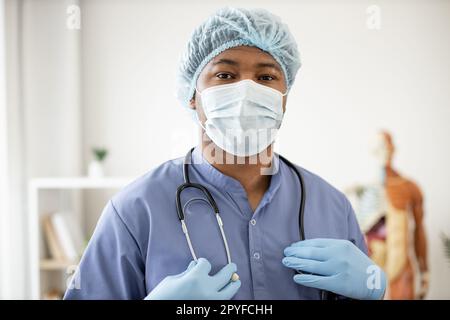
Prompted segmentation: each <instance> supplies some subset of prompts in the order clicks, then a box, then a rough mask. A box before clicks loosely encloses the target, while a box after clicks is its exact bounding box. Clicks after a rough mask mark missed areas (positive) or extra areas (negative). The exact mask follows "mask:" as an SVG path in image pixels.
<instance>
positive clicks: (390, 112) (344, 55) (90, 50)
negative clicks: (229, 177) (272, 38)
mask: <svg viewBox="0 0 450 320" xmlns="http://www.w3.org/2000/svg"><path fill="white" fill-rule="evenodd" d="M224 3H229V4H231V5H238V6H245V7H253V6H259V7H265V8H267V9H268V10H270V11H272V12H274V13H276V14H278V15H280V16H281V17H282V19H283V20H284V21H285V22H286V23H288V24H289V26H290V28H291V30H292V32H293V33H294V35H295V37H296V38H297V41H298V43H299V46H300V51H301V55H302V60H303V67H302V69H301V70H300V73H299V75H298V78H297V82H296V85H295V87H294V88H293V90H292V92H291V95H290V97H289V102H288V113H287V115H286V121H285V123H284V124H283V127H282V131H281V133H280V139H279V143H278V144H279V150H280V151H281V152H282V153H284V154H285V155H286V156H288V157H289V158H290V159H291V160H293V161H295V162H297V163H298V164H300V165H302V166H304V167H306V168H308V169H310V170H312V171H314V172H316V173H318V174H320V175H322V176H323V177H324V178H326V179H327V180H329V181H330V182H332V183H334V184H335V185H336V186H337V187H339V188H345V187H346V186H348V185H350V184H352V183H354V182H364V181H368V180H369V179H371V178H372V177H373V175H372V168H373V165H374V164H373V160H372V159H371V158H370V155H369V151H368V146H367V143H368V142H369V141H370V139H371V137H372V136H373V134H374V133H375V132H376V131H377V130H378V129H380V128H386V129H388V130H390V131H391V132H392V133H393V135H394V139H395V143H396V145H397V147H398V150H397V153H396V158H395V165H396V167H398V169H399V170H400V171H401V172H403V173H404V174H405V175H407V176H409V177H411V178H413V179H414V180H415V181H417V182H418V183H419V185H420V186H421V187H422V188H423V191H424V194H425V209H426V227H427V232H428V236H429V246H428V247H429V250H430V258H429V260H430V265H431V290H430V294H429V297H430V298H450V286H449V284H450V266H449V264H448V263H447V262H446V261H445V258H444V255H443V248H442V245H441V241H440V239H439V234H440V232H444V231H445V232H446V233H447V234H450V218H449V214H450V212H449V211H450V198H449V197H448V196H446V193H447V191H448V190H449V188H450V182H449V181H450V180H449V178H450V169H449V167H448V163H450V152H449V150H448V145H449V142H448V138H449V137H450V126H449V125H448V121H449V119H450V106H449V103H450V79H449V73H448V71H449V70H450V59H449V58H450V44H449V42H448V40H447V39H448V38H449V34H450V4H449V3H448V2H444V1H437V0H436V1H396V2H395V3H392V2H391V1H346V2H344V4H342V2H340V4H339V5H337V4H336V5H335V4H333V2H331V1H303V2H302V1H276V2H269V1H220V2H218V1H206V0H205V1H189V2H182V1H173V2H172V1H171V2H169V1H167V2H158V3H156V2H150V1H143V0H141V1H132V2H130V1H124V0H121V1H119V0H116V1H102V0H89V1H82V56H83V62H82V66H83V69H82V74H83V78H82V84H83V87H82V88H83V90H82V91H83V111H84V117H83V132H84V140H83V143H84V160H85V161H84V162H85V163H87V161H88V160H89V159H90V151H89V148H90V147H91V146H92V145H104V146H107V147H108V148H109V149H110V151H111V154H110V157H109V159H108V160H107V163H106V166H107V171H108V172H109V173H110V174H112V175H137V174H142V173H144V172H145V171H147V170H149V169H151V168H152V167H154V166H156V165H157V164H159V163H161V162H163V161H165V160H167V159H168V158H170V157H175V156H180V155H182V154H183V153H184V152H185V150H186V149H187V148H188V147H189V146H191V145H192V144H194V143H195V141H196V135H195V132H196V131H195V126H194V125H193V123H192V122H191V121H190V120H189V118H188V117H187V116H186V115H184V113H183V111H182V109H181V107H180V106H179V105H178V103H177V101H176V99H175V97H174V95H173V88H174V72H175V68H176V63H177V61H178V56H179V54H180V52H181V50H182V48H183V47H184V44H185V41H186V39H187V38H188V36H189V34H190V32H191V30H192V29H193V28H194V27H195V26H196V25H197V24H198V23H200V22H201V21H202V20H203V19H204V18H206V17H207V16H208V15H209V14H210V13H212V12H213V11H214V10H215V9H217V8H219V7H220V6H222V5H223V4H224ZM372 4H375V5H378V6H379V7H380V8H381V14H382V16H381V17H382V20H381V29H380V30H377V31H375V30H369V29H368V28H367V27H366V19H367V15H366V9H367V7H368V6H369V5H372ZM102 201H103V200H102ZM102 205H103V203H98V202H97V203H95V200H93V199H91V201H90V202H89V203H88V204H87V209H88V210H90V209H89V208H91V210H92V214H93V215H95V214H98V212H97V211H98V208H99V207H101V206H102ZM94 208H95V209H94Z"/></svg>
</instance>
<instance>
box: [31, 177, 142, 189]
mask: <svg viewBox="0 0 450 320" xmlns="http://www.w3.org/2000/svg"><path fill="white" fill-rule="evenodd" d="M133 179H135V178H132V177H104V178H90V177H61V178H33V179H31V180H30V187H32V188H35V189H96V188H111V189H114V188H122V187H124V186H125V185H127V184H129V183H130V182H131V181H133Z"/></svg>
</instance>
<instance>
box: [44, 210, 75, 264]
mask: <svg viewBox="0 0 450 320" xmlns="http://www.w3.org/2000/svg"><path fill="white" fill-rule="evenodd" d="M68 217H69V214H68V213H64V212H54V213H51V214H48V215H45V216H44V217H43V220H42V223H43V231H44V234H45V239H46V243H47V247H48V250H49V255H50V258H51V259H54V260H59V261H69V262H76V261H77V260H78V258H79V249H78V248H79V247H80V246H79V239H78V237H79V232H75V231H74V230H77V228H74V226H73V224H70V219H69V218H68ZM71 227H72V228H71ZM77 233H78V234H77Z"/></svg>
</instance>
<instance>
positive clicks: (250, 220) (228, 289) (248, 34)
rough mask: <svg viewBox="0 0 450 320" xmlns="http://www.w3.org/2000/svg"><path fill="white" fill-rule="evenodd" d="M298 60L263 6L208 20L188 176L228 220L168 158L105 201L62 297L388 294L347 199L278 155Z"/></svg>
mask: <svg viewBox="0 0 450 320" xmlns="http://www.w3.org/2000/svg"><path fill="white" fill-rule="evenodd" d="M299 67H300V61H299V57H298V51H297V45H296V43H295V40H294V39H293V37H292V36H291V34H290V33H289V30H288V29H287V27H286V25H284V24H283V23H281V21H280V20H279V19H278V18H277V17H276V16H274V15H272V14H270V13H268V12H267V11H264V10H244V9H234V8H224V9H221V10H219V11H218V12H216V13H215V14H214V15H212V16H211V17H210V18H209V19H207V20H206V21H205V22H204V23H203V24H201V25H200V26H199V27H198V28H197V29H196V30H195V31H194V33H193V35H192V37H191V39H190V41H189V43H188V46H187V49H186V52H185V54H184V56H183V58H182V61H181V63H180V73H179V74H180V77H179V80H180V81H179V87H178V93H179V97H180V99H181V101H182V102H183V104H184V105H186V106H188V107H189V108H191V109H192V110H193V111H192V112H194V115H195V118H196V120H197V121H198V123H199V126H200V127H201V128H203V131H202V133H203V134H202V139H201V143H200V145H199V146H198V147H196V148H195V149H194V150H193V152H192V153H189V154H188V163H190V164H188V165H187V172H188V175H189V180H190V182H192V183H197V184H201V185H202V186H203V187H205V188H206V189H207V190H208V191H209V192H210V194H211V198H212V199H214V201H215V204H216V205H217V209H218V210H217V211H220V217H221V220H220V218H218V217H217V216H216V215H215V214H214V211H215V210H214V211H213V209H215V208H214V204H212V202H211V199H209V198H208V195H207V194H205V192H204V191H202V190H198V189H195V188H187V189H185V190H183V193H182V194H181V195H180V203H179V204H180V207H179V208H178V207H177V206H176V202H175V200H174V195H175V191H176V190H177V188H178V187H179V186H180V185H182V184H183V183H184V182H185V181H184V179H183V167H184V166H183V159H177V160H173V161H168V162H166V163H164V164H162V165H161V166H159V167H158V168H156V169H154V170H153V171H151V172H149V173H148V174H146V175H144V176H142V177H141V178H139V179H138V180H136V181H135V182H133V183H132V184H130V185H129V186H127V187H126V188H124V189H123V190H122V191H121V192H120V193H119V194H117V195H116V196H114V197H113V198H112V199H111V201H110V202H109V203H108V204H107V206H106V208H105V209H104V212H103V214H102V217H101V219H100V221H99V223H98V225H97V228H96V231H95V233H94V235H93V237H92V239H91V241H90V243H89V245H88V247H87V249H86V252H85V254H84V256H83V258H82V260H81V262H80V266H79V270H78V272H77V273H76V275H75V277H74V280H73V282H72V286H71V288H69V289H68V291H67V292H66V295H65V298H66V299H144V298H146V299H231V298H234V299H320V298H322V297H325V296H330V295H329V294H328V293H329V292H332V293H334V294H335V295H336V296H338V297H339V296H340V297H349V298H355V299H380V298H382V297H383V294H384V288H385V282H386V280H385V275H384V273H383V272H382V271H381V270H380V269H379V268H378V267H377V266H376V265H374V263H373V262H372V261H371V260H370V259H369V258H368V257H367V256H366V254H365V252H366V247H365V244H364V238H363V236H362V234H361V232H360V229H359V227H358V225H357V222H356V219H355V216H354V213H353V210H352V208H351V206H350V204H349V202H348V201H347V199H346V198H345V196H344V195H343V194H342V193H341V192H339V191H337V190H336V189H335V188H333V187H332V186H330V185H329V184H328V183H326V182H325V181H324V180H322V179H321V178H319V177H318V176H316V175H314V174H313V173H311V172H309V171H307V170H305V169H303V168H300V167H297V168H296V170H298V171H299V172H300V173H301V176H302V177H303V181H304V190H303V188H302V187H301V184H300V179H299V178H298V177H297V175H296V173H295V170H294V169H293V168H291V167H289V166H288V165H287V162H285V161H281V160H280V158H279V157H278V155H276V154H274V153H273V151H272V145H273V142H274V139H275V135H276V132H277V130H278V128H279V127H280V125H281V120H282V118H283V114H284V111H285V108H286V101H287V92H288V91H289V89H290V88H291V87H292V84H293V82H294V78H295V75H296V73H297V70H298V69H299ZM306 195H307V198H305V208H304V219H303V220H304V221H301V222H302V223H303V224H300V228H303V229H304V233H305V237H306V239H307V240H304V241H299V240H300V238H299V209H300V200H299V199H301V197H305V196H306ZM177 210H178V213H180V212H182V213H183V214H184V219H183V220H182V222H183V223H185V224H186V225H183V229H182V228H181V225H180V220H179V219H178V216H177ZM300 220H302V219H300ZM222 221H223V231H224V233H223V234H222V233H221V229H220V228H219V227H218V226H217V224H218V223H219V224H220V223H221V222H222ZM186 232H188V234H189V237H187V234H185V233H186ZM225 237H226V239H225ZM186 240H188V241H186ZM197 256H198V257H201V258H199V259H196V257H197ZM192 257H195V259H194V260H193V259H192ZM230 260H231V261H233V262H232V263H227V261H228V262H229V261H230ZM372 280H373V281H372Z"/></svg>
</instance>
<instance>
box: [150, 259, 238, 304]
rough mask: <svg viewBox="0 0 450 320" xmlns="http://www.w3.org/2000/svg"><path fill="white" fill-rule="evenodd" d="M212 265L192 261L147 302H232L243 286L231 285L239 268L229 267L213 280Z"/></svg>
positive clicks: (160, 284) (167, 278)
mask: <svg viewBox="0 0 450 320" xmlns="http://www.w3.org/2000/svg"><path fill="white" fill-rule="evenodd" d="M210 271H211V264H210V263H209V261H208V260H206V259H204V258H200V259H198V260H197V262H195V261H191V263H190V264H189V266H188V268H187V269H186V270H185V271H184V272H182V273H180V274H177V275H173V276H168V277H165V278H164V280H163V281H161V282H160V283H159V284H158V285H157V286H156V287H155V288H154V289H153V290H152V292H150V294H149V295H148V296H147V297H146V298H145V299H146V300H229V299H231V298H232V297H233V296H234V295H235V294H236V292H237V291H238V289H239V288H240V286H241V281H240V280H237V281H234V282H231V276H232V275H233V273H234V272H236V265H235V264H234V263H229V264H227V265H226V266H225V267H223V268H222V269H221V270H220V271H218V272H217V273H216V274H215V275H213V276H210V275H209V272H210Z"/></svg>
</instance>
